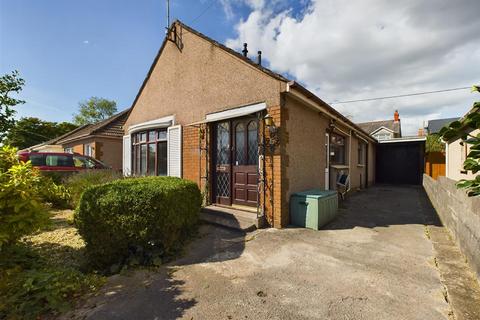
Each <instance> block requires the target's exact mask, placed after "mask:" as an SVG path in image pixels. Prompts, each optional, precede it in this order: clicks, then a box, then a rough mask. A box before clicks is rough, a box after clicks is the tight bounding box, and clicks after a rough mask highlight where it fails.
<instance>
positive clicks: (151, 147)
mask: <svg viewBox="0 0 480 320" xmlns="http://www.w3.org/2000/svg"><path fill="white" fill-rule="evenodd" d="M154 134H155V132H154ZM155 156H156V155H155V143H149V144H148V175H149V176H154V175H155Z"/></svg>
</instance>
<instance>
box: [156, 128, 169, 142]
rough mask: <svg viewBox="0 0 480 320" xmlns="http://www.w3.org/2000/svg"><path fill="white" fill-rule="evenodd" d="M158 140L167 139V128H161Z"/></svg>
mask: <svg viewBox="0 0 480 320" xmlns="http://www.w3.org/2000/svg"><path fill="white" fill-rule="evenodd" d="M157 139H158V140H167V130H165V129H160V130H159V131H158V137H157Z"/></svg>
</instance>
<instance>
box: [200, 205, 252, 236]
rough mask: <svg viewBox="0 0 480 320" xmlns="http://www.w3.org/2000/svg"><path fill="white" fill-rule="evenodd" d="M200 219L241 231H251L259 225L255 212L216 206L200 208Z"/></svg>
mask: <svg viewBox="0 0 480 320" xmlns="http://www.w3.org/2000/svg"><path fill="white" fill-rule="evenodd" d="M200 220H202V221H204V222H207V223H211V224H216V225H220V226H223V227H227V228H231V229H236V230H240V231H243V232H251V231H253V230H255V229H257V228H259V227H261V225H260V224H259V219H258V218H257V214H256V213H255V212H249V211H244V210H238V209H233V208H225V207H218V206H207V207H204V208H202V210H201V211H200Z"/></svg>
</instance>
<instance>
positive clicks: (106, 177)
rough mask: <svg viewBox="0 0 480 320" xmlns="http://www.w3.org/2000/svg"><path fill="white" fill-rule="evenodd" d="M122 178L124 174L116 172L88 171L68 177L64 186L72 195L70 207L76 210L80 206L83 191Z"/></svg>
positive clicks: (64, 181)
mask: <svg viewBox="0 0 480 320" xmlns="http://www.w3.org/2000/svg"><path fill="white" fill-rule="evenodd" d="M121 178H123V176H122V174H121V173H120V172H117V171H114V170H86V171H82V172H79V173H76V174H72V175H70V176H68V177H66V178H65V179H64V180H63V184H64V186H65V187H66V188H67V189H68V191H69V193H70V201H69V205H70V207H71V208H75V207H76V206H77V205H78V202H79V201H80V197H81V195H82V193H83V191H85V189H87V188H88V187H91V186H95V185H99V184H103V183H107V182H111V181H114V180H118V179H121Z"/></svg>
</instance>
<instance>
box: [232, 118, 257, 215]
mask: <svg viewBox="0 0 480 320" xmlns="http://www.w3.org/2000/svg"><path fill="white" fill-rule="evenodd" d="M233 128H234V132H233V136H234V138H233V143H234V145H233V149H234V154H233V166H232V175H233V199H232V200H233V203H234V204H239V205H247V206H256V205H257V194H258V191H257V188H258V124H257V120H256V119H242V120H236V121H234V122H233Z"/></svg>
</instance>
